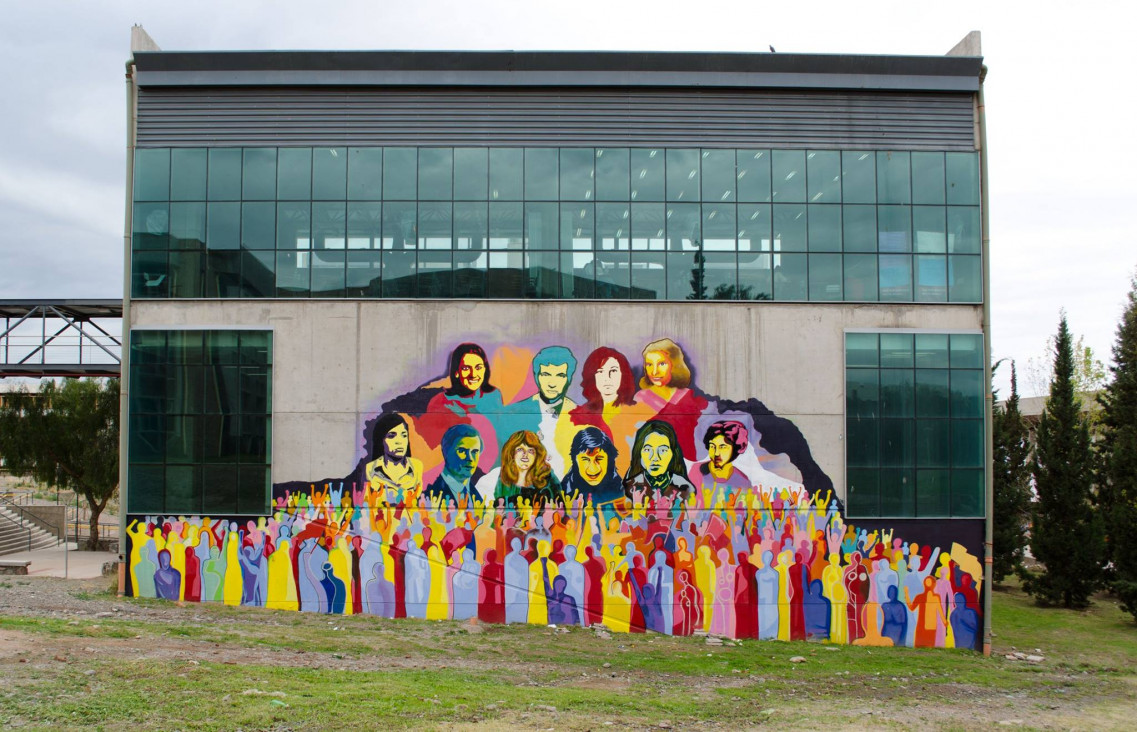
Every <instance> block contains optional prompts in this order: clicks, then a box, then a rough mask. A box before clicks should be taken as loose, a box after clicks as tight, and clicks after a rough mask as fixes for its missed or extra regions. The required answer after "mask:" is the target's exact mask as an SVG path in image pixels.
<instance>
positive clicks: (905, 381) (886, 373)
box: [880, 369, 916, 417]
mask: <svg viewBox="0 0 1137 732" xmlns="http://www.w3.org/2000/svg"><path fill="white" fill-rule="evenodd" d="M880 413H881V415H882V416H884V417H914V416H915V415H916V374H915V372H913V371H912V370H911V369H881V370H880Z"/></svg>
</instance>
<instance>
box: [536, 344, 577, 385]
mask: <svg viewBox="0 0 1137 732" xmlns="http://www.w3.org/2000/svg"><path fill="white" fill-rule="evenodd" d="M562 363H563V364H566V365H567V366H568V371H567V372H566V373H565V376H566V377H568V380H569V381H572V377H573V374H575V373H576V357H575V356H573V355H572V351H570V350H569V349H567V348H565V347H564V346H547V347H545V348H542V349H541V350H540V351H537V355H536V356H534V357H533V380H534V381H536V380H537V374H538V373H540V371H541V367H542V366H560V365H561V364H562Z"/></svg>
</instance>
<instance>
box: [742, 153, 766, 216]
mask: <svg viewBox="0 0 1137 732" xmlns="http://www.w3.org/2000/svg"><path fill="white" fill-rule="evenodd" d="M735 178H736V179H737V181H738V200H739V201H747V202H753V203H766V202H768V201H770V200H771V199H772V198H773V196H772V195H771V191H770V151H769V150H739V151H738V173H737V174H736V175H735Z"/></svg>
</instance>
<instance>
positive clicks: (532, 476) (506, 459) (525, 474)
mask: <svg viewBox="0 0 1137 732" xmlns="http://www.w3.org/2000/svg"><path fill="white" fill-rule="evenodd" d="M560 492H561V486H560V484H559V483H558V482H557V477H556V476H555V475H554V474H553V469H552V467H551V466H550V465H549V456H548V453H546V451H545V446H544V445H542V444H541V439H540V438H539V437H538V436H537V435H536V433H534V432H530V431H528V430H522V431H520V432H514V433H513V434H512V435H510V436H509V439H508V440H506V441H505V445H503V446H502V448H501V472H500V473H499V474H498V481H497V487H496V488H495V489H494V500H495V501H496V500H498V499H504V500H505V505H506V506H509V507H511V508H512V507H516V506H517V502H518V500H519V499H521V500H523V501H524V502H526V503H528V504H529V505H530V506H533V507H534V508H535V509H536V508H539V507H540V506H543V505H544V504H546V503H547V502H551V501H553V499H554V497H555V496H557V495H559V494H560Z"/></svg>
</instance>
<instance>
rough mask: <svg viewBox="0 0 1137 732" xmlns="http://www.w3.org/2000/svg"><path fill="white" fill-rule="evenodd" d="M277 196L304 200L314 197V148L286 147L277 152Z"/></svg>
mask: <svg viewBox="0 0 1137 732" xmlns="http://www.w3.org/2000/svg"><path fill="white" fill-rule="evenodd" d="M276 197H277V198H278V199H279V200H282V201H304V200H307V199H310V198H311V197H312V148H310V147H284V148H281V149H280V150H279V152H278V154H277V167H276Z"/></svg>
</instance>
